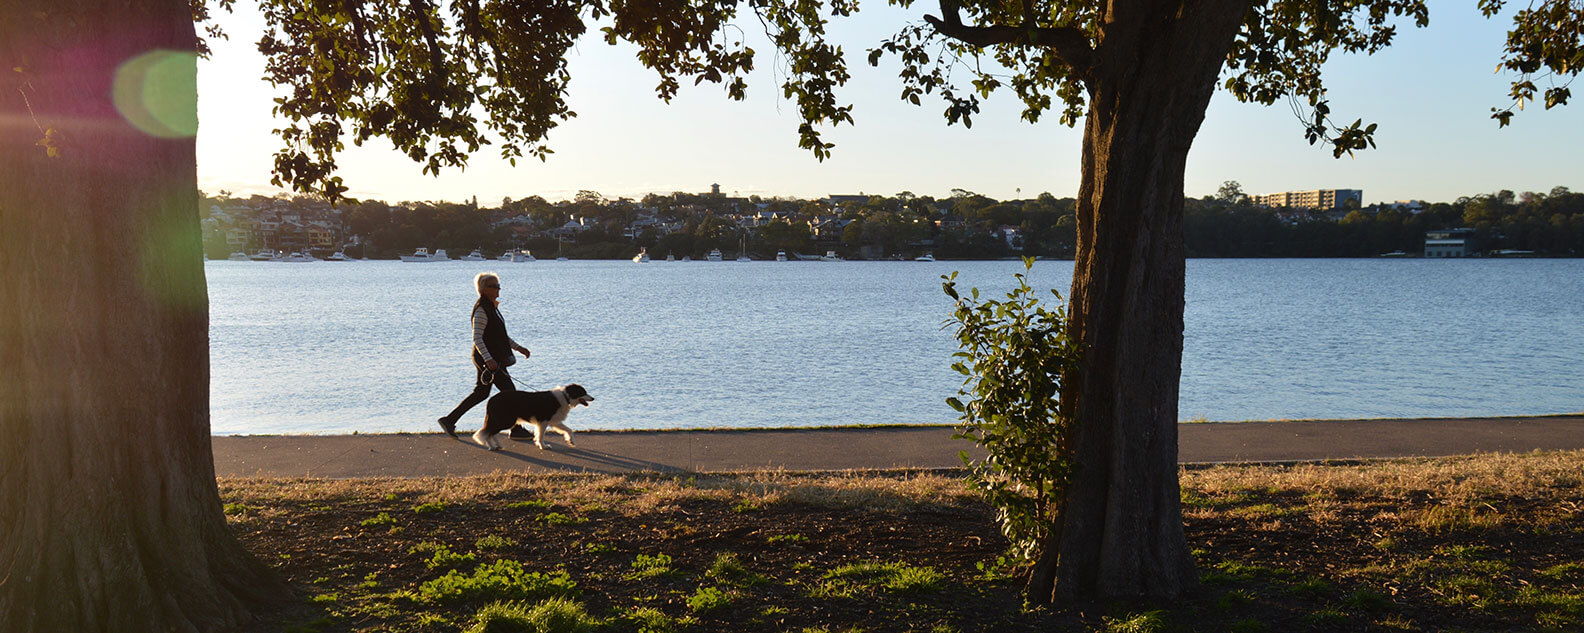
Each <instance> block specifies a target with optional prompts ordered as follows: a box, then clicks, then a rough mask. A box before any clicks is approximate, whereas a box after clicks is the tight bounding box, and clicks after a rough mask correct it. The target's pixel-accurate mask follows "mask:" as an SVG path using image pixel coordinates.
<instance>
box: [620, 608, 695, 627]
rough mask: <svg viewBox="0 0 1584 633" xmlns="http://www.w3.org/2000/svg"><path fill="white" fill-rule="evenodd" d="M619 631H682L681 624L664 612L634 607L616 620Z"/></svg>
mask: <svg viewBox="0 0 1584 633" xmlns="http://www.w3.org/2000/svg"><path fill="white" fill-rule="evenodd" d="M615 620H616V622H617V623H619V624H624V625H626V626H625V627H618V629H619V630H631V631H637V632H638V633H677V632H678V631H680V630H681V629H682V626H681V624H682V623H680V622H678V621H677V620H676V618H673V617H671V616H669V615H666V613H665V612H664V611H661V610H659V609H656V608H654V607H633V608H632V609H628V610H627V611H626V612H623V613H622V614H620V615H618V616H617V617H616V618H615Z"/></svg>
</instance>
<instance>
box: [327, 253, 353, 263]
mask: <svg viewBox="0 0 1584 633" xmlns="http://www.w3.org/2000/svg"><path fill="white" fill-rule="evenodd" d="M325 261H328V262H355V261H357V260H356V259H352V258H351V257H347V254H346V253H343V252H341V251H336V252H334V253H331V254H330V257H328V258H326V259H325Z"/></svg>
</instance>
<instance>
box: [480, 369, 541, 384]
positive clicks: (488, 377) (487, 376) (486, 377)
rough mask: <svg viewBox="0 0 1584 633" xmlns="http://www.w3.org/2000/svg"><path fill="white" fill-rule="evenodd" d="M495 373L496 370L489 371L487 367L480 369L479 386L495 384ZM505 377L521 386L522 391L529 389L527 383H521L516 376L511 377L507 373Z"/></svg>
mask: <svg viewBox="0 0 1584 633" xmlns="http://www.w3.org/2000/svg"><path fill="white" fill-rule="evenodd" d="M496 371H497V370H494V369H490V368H488V367H485V368H482V369H480V370H479V384H483V385H493V384H495V372H496ZM506 377H507V378H510V379H512V382H515V383H517V384H519V385H522V387H523V389H531V388H530V387H529V386H528V383H526V382H523V381H521V380H518V379H517V377H516V376H513V375H511V374H509V373H508V374H506Z"/></svg>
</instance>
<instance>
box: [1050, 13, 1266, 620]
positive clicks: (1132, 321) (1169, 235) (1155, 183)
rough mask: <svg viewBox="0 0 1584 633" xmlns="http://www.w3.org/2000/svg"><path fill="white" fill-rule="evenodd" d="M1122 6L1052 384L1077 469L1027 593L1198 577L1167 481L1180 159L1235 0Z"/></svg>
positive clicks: (1223, 47) (1177, 304) (1143, 594)
mask: <svg viewBox="0 0 1584 633" xmlns="http://www.w3.org/2000/svg"><path fill="white" fill-rule="evenodd" d="M1122 4H1128V3H1114V4H1113V7H1115V6H1117V5H1122ZM1132 4H1134V5H1139V4H1142V5H1148V8H1140V7H1134V8H1133V11H1135V12H1137V15H1135V14H1130V13H1128V12H1127V11H1124V10H1120V9H1114V10H1113V19H1112V20H1111V21H1110V22H1108V23H1107V26H1106V31H1105V33H1103V34H1102V37H1101V38H1100V39H1099V41H1100V42H1102V44H1101V45H1100V46H1099V47H1098V48H1097V51H1096V53H1097V59H1098V62H1097V63H1098V65H1097V68H1096V72H1095V74H1094V76H1093V78H1092V79H1091V80H1090V81H1088V88H1089V95H1090V107H1089V112H1088V116H1087V120H1086V124H1085V137H1084V157H1083V184H1082V188H1081V190H1080V192H1079V196H1078V249H1077V257H1076V259H1077V261H1076V264H1075V271H1076V272H1075V274H1074V277H1073V286H1072V292H1071V294H1070V296H1069V299H1070V301H1071V307H1070V309H1069V315H1070V318H1071V325H1072V327H1073V328H1074V336H1075V338H1077V339H1078V340H1079V341H1081V342H1082V345H1083V347H1082V349H1083V354H1084V356H1083V358H1082V362H1081V364H1080V366H1079V368H1078V370H1077V371H1076V372H1075V373H1074V375H1071V376H1067V377H1065V378H1064V384H1063V393H1062V398H1063V400H1064V406H1067V407H1070V408H1069V409H1068V411H1069V412H1071V413H1072V414H1073V415H1075V416H1076V420H1077V425H1076V433H1077V435H1076V438H1075V446H1076V449H1075V450H1076V455H1075V457H1076V459H1077V464H1078V470H1077V473H1076V475H1075V479H1074V481H1073V484H1072V488H1071V489H1070V491H1069V494H1068V495H1067V499H1066V505H1065V506H1064V507H1063V508H1062V510H1061V513H1060V517H1059V518H1058V520H1057V522H1056V525H1054V526H1053V528H1052V530H1051V533H1050V535H1049V537H1048V539H1047V541H1046V543H1045V544H1044V545H1043V547H1042V556H1041V560H1040V561H1039V562H1038V564H1037V565H1036V566H1035V569H1034V573H1033V575H1032V577H1031V579H1030V583H1029V588H1028V590H1029V597H1030V599H1031V600H1034V601H1036V602H1048V601H1063V602H1067V601H1074V600H1095V599H1123V600H1139V599H1171V598H1175V597H1176V596H1178V595H1180V594H1181V593H1182V592H1184V591H1185V590H1187V589H1189V588H1191V587H1193V586H1194V585H1195V584H1196V579H1197V577H1196V574H1195V571H1194V565H1193V560H1192V559H1191V557H1190V556H1189V554H1188V545H1187V540H1186V538H1185V537H1184V535H1183V526H1182V509H1181V506H1180V499H1179V494H1180V493H1179V489H1178V482H1177V472H1178V466H1177V390H1178V380H1179V378H1180V376H1181V371H1182V349H1183V339H1182V328H1183V291H1184V277H1183V276H1184V268H1185V262H1184V251H1183V232H1182V215H1183V198H1182V188H1183V171H1184V167H1185V165H1186V162H1187V157H1188V149H1189V147H1190V146H1191V145H1192V143H1193V138H1194V135H1195V134H1197V133H1198V130H1199V125H1200V123H1201V122H1202V121H1203V120H1204V113H1205V109H1206V108H1207V107H1208V106H1209V102H1210V96H1211V94H1212V93H1213V92H1214V90H1215V84H1216V75H1217V73H1218V72H1219V70H1220V68H1221V64H1222V60H1223V59H1224V58H1225V56H1226V51H1227V50H1228V48H1229V47H1230V46H1231V42H1232V37H1233V35H1234V34H1235V33H1236V30H1237V25H1238V23H1239V20H1240V18H1241V16H1242V15H1243V13H1244V11H1246V10H1247V5H1248V3H1247V2H1246V1H1243V0H1211V1H1208V2H1191V1H1190V2H1182V3H1132ZM1179 4H1186V5H1190V6H1187V7H1179V6H1178V5H1179ZM1166 5H1169V6H1166Z"/></svg>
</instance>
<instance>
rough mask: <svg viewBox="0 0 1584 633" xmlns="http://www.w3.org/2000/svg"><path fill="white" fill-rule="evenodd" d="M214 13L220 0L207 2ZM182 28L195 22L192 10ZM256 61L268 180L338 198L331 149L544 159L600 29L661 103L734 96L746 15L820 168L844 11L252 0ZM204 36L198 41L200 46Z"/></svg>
mask: <svg viewBox="0 0 1584 633" xmlns="http://www.w3.org/2000/svg"><path fill="white" fill-rule="evenodd" d="M217 1H218V3H219V4H220V5H221V6H223V7H227V8H229V4H230V0H217ZM195 4H196V5H197V8H196V9H195V17H196V18H197V19H199V20H200V21H204V20H207V18H208V17H209V14H208V12H207V9H206V8H205V7H204V4H203V2H202V1H201V0H196V1H195ZM260 6H261V9H262V10H263V12H264V17H265V21H266V24H267V27H266V29H267V30H266V32H265V35H264V37H263V39H262V40H261V41H260V42H259V50H260V51H261V52H263V53H264V54H265V56H266V58H267V65H266V68H265V72H266V78H267V79H268V80H269V81H270V82H271V83H273V84H275V85H277V86H281V87H284V88H285V89H286V94H285V95H284V96H282V97H280V98H278V99H276V102H275V108H274V114H276V115H277V116H279V117H281V118H283V119H285V121H286V124H285V126H284V127H282V128H280V129H278V130H276V131H275V132H276V134H277V135H279V136H280V138H281V140H282V141H283V145H284V146H283V147H282V149H281V150H279V151H278V152H276V154H275V169H274V172H275V173H274V177H273V179H272V182H273V183H274V184H276V185H277V186H290V187H292V188H294V189H296V190H297V191H300V192H315V193H319V194H322V195H324V196H326V197H328V198H331V199H335V198H338V197H341V196H342V195H344V194H345V192H346V191H347V187H346V186H345V185H344V184H342V181H341V179H340V177H338V176H336V175H335V171H336V155H337V154H338V153H340V152H341V151H343V150H344V149H345V148H346V141H347V137H350V140H351V142H352V143H353V144H355V145H361V144H362V143H364V142H366V141H368V140H369V139H371V138H373V137H376V136H378V137H384V138H386V139H389V140H390V141H391V143H392V144H393V145H395V147H396V149H397V150H398V151H401V152H402V153H404V154H406V155H407V156H408V157H409V158H411V159H413V160H414V161H416V162H419V163H422V164H423V166H424V167H423V169H424V171H425V173H432V174H435V173H439V171H440V170H441V169H442V168H445V167H463V166H466V164H467V159H468V157H469V156H470V155H472V154H473V153H475V152H478V151H480V150H481V149H483V148H484V147H485V146H487V145H496V146H498V147H497V151H498V152H499V153H500V155H501V157H502V158H504V159H506V160H508V161H510V162H512V163H513V164H515V162H516V159H518V158H521V157H523V156H524V155H527V156H532V157H535V158H539V159H540V160H545V159H546V158H547V157H548V155H549V154H551V153H552V152H553V150H551V149H550V147H549V145H548V137H549V134H550V131H551V130H552V129H554V128H555V127H556V126H557V125H558V124H559V123H560V122H562V121H565V120H567V119H569V118H572V117H574V116H576V115H577V113H576V112H573V111H572V110H571V109H570V108H569V107H568V106H567V104H566V94H567V90H568V88H569V86H570V84H571V80H572V78H571V75H570V73H569V72H568V71H567V63H566V54H567V51H568V50H569V49H570V48H571V46H572V45H573V44H574V43H576V42H577V41H578V38H579V37H581V36H582V35H583V34H584V33H585V32H587V30H588V29H589V25H590V24H591V23H602V24H605V26H601V27H600V32H601V33H602V34H603V37H604V39H605V41H606V42H608V43H612V44H614V43H616V42H618V41H626V42H630V43H632V44H634V45H636V46H637V47H638V49H639V51H638V60H639V61H640V62H642V63H643V64H644V65H645V66H647V67H649V68H651V69H653V70H654V71H655V72H656V73H657V74H658V75H659V78H660V80H659V83H658V84H657V85H656V86H655V93H656V95H657V96H659V97H660V98H661V99H664V100H667V101H669V100H670V99H671V98H672V97H673V96H675V95H676V93H677V90H678V88H679V87H680V85H681V81H683V80H687V79H691V80H692V81H693V83H695V84H698V83H702V82H705V81H708V82H711V83H716V84H721V85H723V86H724V87H725V90H726V94H727V96H728V97H730V98H732V99H737V100H740V99H742V98H743V97H744V96H745V94H746V93H745V91H746V86H747V84H746V81H745V76H746V74H747V73H748V72H749V71H751V70H752V69H753V63H754V51H753V50H752V49H750V48H748V47H747V46H746V45H745V44H744V43H743V38H742V37H741V34H742V32H741V30H740V29H736V28H735V27H732V22H733V20H734V18H737V17H738V12H739V10H741V8H743V7H746V8H747V9H748V10H749V11H750V12H751V13H752V14H753V15H754V16H755V17H757V19H758V20H759V22H760V23H761V24H762V25H763V26H764V29H765V31H766V33H767V34H768V35H769V36H770V37H771V39H772V40H773V41H774V42H775V44H776V48H777V50H778V53H779V54H780V55H781V56H782V57H784V59H785V60H786V67H785V71H786V72H785V79H784V80H783V82H782V84H781V89H782V93H783V94H784V95H785V96H786V97H787V98H789V99H792V100H794V101H795V102H796V103H797V106H798V114H799V116H800V120H801V121H802V124H801V126H800V130H799V131H800V144H801V145H802V146H803V147H805V148H807V149H809V150H811V151H812V152H813V153H814V154H815V156H816V157H820V158H823V157H824V156H826V155H827V153H828V152H829V150H830V148H831V147H832V146H833V145H832V144H830V143H826V142H824V141H823V140H822V139H821V136H820V133H819V130H818V128H817V127H816V126H818V125H821V124H833V125H834V124H840V123H844V122H846V123H850V122H851V121H852V116H851V114H850V106H845V105H841V104H838V103H837V102H836V99H835V89H836V87H838V86H840V85H842V84H843V83H845V82H846V80H847V77H848V75H847V72H846V62H845V60H844V59H843V58H842V53H841V49H840V47H838V46H835V45H832V44H830V43H827V42H826V41H825V26H826V23H827V16H844V15H847V14H848V13H849V12H850V11H852V10H853V9H854V8H856V4H855V3H851V2H847V1H846V0H833V1H829V2H820V1H818V0H786V1H774V0H751V1H749V2H739V1H738V0H642V1H633V0H549V1H548V2H525V1H523V0H261V2H260ZM209 26H210V34H211V37H214V36H215V35H216V32H215V31H214V29H213V25H209Z"/></svg>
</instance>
